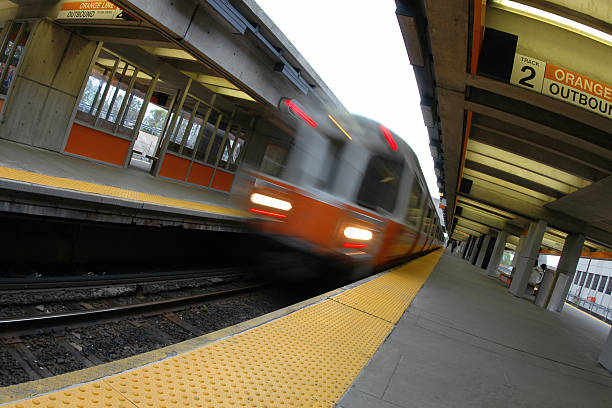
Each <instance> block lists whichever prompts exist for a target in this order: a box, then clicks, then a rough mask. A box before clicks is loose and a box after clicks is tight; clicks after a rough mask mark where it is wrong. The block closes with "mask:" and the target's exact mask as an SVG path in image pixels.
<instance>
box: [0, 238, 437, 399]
mask: <svg viewBox="0 0 612 408" xmlns="http://www.w3.org/2000/svg"><path fill="white" fill-rule="evenodd" d="M441 253H442V250H438V251H436V252H433V253H430V254H428V255H425V256H423V257H421V258H419V259H416V260H413V261H411V262H409V263H407V264H405V265H402V266H400V267H397V268H394V269H392V270H390V271H387V272H385V273H381V274H379V275H377V276H373V277H370V278H367V279H364V280H362V281H360V282H357V283H355V284H352V285H349V286H347V287H344V288H341V289H339V290H336V291H333V292H330V293H327V294H324V295H322V296H319V297H318V298H314V299H310V300H309V301H305V302H302V303H301V304H299V305H295V306H292V307H289V308H286V309H284V310H281V311H278V312H274V313H271V314H270V315H266V316H262V317H261V318H257V319H254V320H253V321H249V322H245V323H243V324H240V325H237V326H235V327H234V328H229V329H225V330H223V331H221V332H218V333H212V334H209V335H205V336H202V337H199V338H196V339H192V340H188V341H186V342H183V343H179V344H178V345H175V346H170V347H167V348H165V349H161V350H158V351H155V352H151V353H146V354H145V355H141V356H134V357H132V358H129V359H125V360H120V361H118V362H114V363H109V364H106V365H103V366H100V367H92V368H90V369H85V370H81V371H77V372H74V373H70V374H65V375H62V376H58V377H51V378H47V379H43V380H39V381H33V382H29V383H25V384H21V385H16V386H11V387H6V388H0V404H2V403H3V402H8V403H9V404H8V405H6V407H11V408H26V407H36V406H42V407H47V408H53V407H64V406H75V407H83V408H85V407H107V406H108V407H122V406H123V407H160V408H161V407H165V408H174V407H176V408H178V407H198V408H201V407H209V408H215V407H256V406H257V407H269V408H272V407H330V406H333V404H334V403H335V402H337V401H338V399H339V398H340V397H341V396H342V394H343V393H344V392H345V390H346V389H347V388H348V387H349V385H350V384H351V383H352V382H353V381H354V379H355V378H356V377H357V375H358V374H359V372H360V371H361V369H362V368H363V367H364V365H365V364H366V363H367V362H368V360H369V359H370V358H371V356H372V355H373V354H374V353H375V352H376V350H377V349H378V347H379V346H380V344H381V343H382V342H383V341H384V339H385V338H386V337H387V335H388V334H389V332H390V331H391V330H392V328H393V327H394V325H395V324H396V323H397V321H398V320H399V319H400V317H401V316H402V313H403V312H404V310H406V308H407V307H408V305H409V304H410V302H411V301H412V299H413V298H414V296H415V295H416V293H417V292H418V290H419V289H420V288H421V287H422V285H423V282H425V280H426V279H427V277H428V276H429V274H430V273H431V271H432V269H433V268H434V266H435V265H436V263H437V262H438V259H439V258H440V255H441ZM15 400H19V401H17V402H12V403H11V401H15Z"/></svg>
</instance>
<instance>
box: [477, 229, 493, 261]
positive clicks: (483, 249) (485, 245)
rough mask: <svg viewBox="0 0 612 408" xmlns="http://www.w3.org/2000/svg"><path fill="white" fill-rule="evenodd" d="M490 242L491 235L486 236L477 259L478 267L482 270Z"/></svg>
mask: <svg viewBox="0 0 612 408" xmlns="http://www.w3.org/2000/svg"><path fill="white" fill-rule="evenodd" d="M489 241H491V235H485V237H484V239H483V240H482V245H481V246H480V252H478V256H477V257H476V266H477V267H478V268H480V269H482V262H483V261H484V257H485V255H486V254H487V248H488V247H489Z"/></svg>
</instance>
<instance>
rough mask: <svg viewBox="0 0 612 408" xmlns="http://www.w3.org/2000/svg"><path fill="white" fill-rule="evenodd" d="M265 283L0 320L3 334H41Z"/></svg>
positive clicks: (176, 306) (181, 304) (170, 309)
mask: <svg viewBox="0 0 612 408" xmlns="http://www.w3.org/2000/svg"><path fill="white" fill-rule="evenodd" d="M265 286H266V285H265V284H261V283H259V284H243V285H241V286H240V287H237V288H231V289H225V290H220V291H215V292H207V293H201V294H197V295H190V296H183V297H178V298H174V299H164V300H158V301H153V302H143V303H136V304H131V305H125V306H115V307H108V308H102V309H92V310H82V311H74V312H67V313H57V314H50V315H42V316H28V317H18V318H9V319H0V333H2V335H1V336H3V337H4V336H19V335H25V334H31V333H40V332H44V331H49V330H53V329H55V330H57V329H60V330H63V329H65V328H75V327H79V326H84V325H91V324H94V323H101V322H108V321H112V320H120V319H129V318H135V317H146V316H153V315H158V314H163V313H168V312H174V311H177V310H182V309H185V308H186V307H189V306H192V305H195V304H199V303H202V302H204V301H208V300H212V299H217V298H221V297H224V296H232V295H236V294H239V293H245V292H249V291H254V290H258V289H261V288H263V287H265Z"/></svg>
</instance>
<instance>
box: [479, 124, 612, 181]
mask: <svg viewBox="0 0 612 408" xmlns="http://www.w3.org/2000/svg"><path fill="white" fill-rule="evenodd" d="M470 138H471V139H474V140H478V141H479V142H481V143H484V144H487V145H489V146H494V147H497V148H500V149H503V150H507V151H509V152H513V153H516V154H520V155H521V156H525V157H527V158H529V159H531V160H535V161H537V162H540V163H544V164H546V165H549V166H551V167H556V168H558V169H560V170H563V171H565V172H567V173H570V174H574V175H576V176H578V177H581V178H584V179H587V180H591V181H597V180H600V179H602V178H604V177H606V176H608V175H609V174H612V163H610V161H609V160H607V159H605V158H602V157H598V156H596V155H594V154H593V152H591V151H588V150H584V149H580V148H578V147H577V146H576V145H573V144H571V143H566V142H562V141H559V140H556V139H553V138H550V137H547V136H544V135H541V134H538V133H536V132H531V131H529V130H527V129H524V128H520V127H518V126H515V125H514V124H511V123H507V122H502V121H499V120H496V119H494V118H492V117H486V116H482V115H474V119H473V121H472V132H471V134H470Z"/></svg>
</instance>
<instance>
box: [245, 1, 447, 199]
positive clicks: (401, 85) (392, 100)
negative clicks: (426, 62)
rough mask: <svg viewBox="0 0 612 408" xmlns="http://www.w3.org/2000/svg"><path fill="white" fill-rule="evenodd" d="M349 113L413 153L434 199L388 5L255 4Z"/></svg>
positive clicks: (409, 76) (422, 131) (412, 88)
mask: <svg viewBox="0 0 612 408" xmlns="http://www.w3.org/2000/svg"><path fill="white" fill-rule="evenodd" d="M255 1H256V2H257V3H258V4H259V6H260V7H261V8H262V9H263V10H264V11H265V12H266V14H267V15H268V16H269V17H270V18H271V19H272V21H274V22H275V23H276V25H277V26H278V27H279V28H280V29H281V31H282V32H283V33H284V34H285V35H286V36H287V38H289V40H290V41H291V42H292V43H293V45H295V47H296V48H297V49H298V51H299V52H300V53H301V54H302V55H303V56H304V58H306V60H307V61H308V63H309V64H310V65H311V66H312V67H313V68H314V70H315V71H316V72H317V73H318V74H319V76H320V77H321V78H322V79H323V81H324V82H325V83H326V84H327V86H328V87H329V88H330V89H331V90H332V92H333V93H334V94H335V95H336V96H337V97H338V99H340V101H341V102H342V104H343V105H344V106H345V107H346V108H347V109H348V110H349V111H350V112H352V113H356V114H359V115H362V116H366V117H369V118H372V119H374V120H377V121H379V122H381V123H383V124H384V125H385V126H386V127H388V128H389V129H391V130H393V131H394V132H395V133H397V134H398V135H399V136H400V137H402V138H403V139H404V140H405V141H406V142H407V143H408V144H409V145H410V147H411V148H412V150H414V152H415V153H416V155H417V157H418V159H419V162H420V164H421V168H422V169H423V174H424V175H425V179H426V181H427V184H428V187H429V190H430V193H431V195H432V196H433V197H434V198H439V194H438V186H437V184H436V183H437V182H436V176H435V174H434V170H433V159H432V158H431V153H430V151H429V138H428V136H427V130H426V127H425V125H424V124H423V116H422V114H421V108H420V97H419V93H418V88H417V85H416V81H415V79H414V73H413V71H412V66H411V65H410V62H409V60H408V53H407V52H406V48H405V46H404V42H403V39H402V35H401V32H400V29H399V25H398V23H397V18H396V17H395V2H394V1H392V0H383V1H380V0H377V1H373V0H308V1H302V2H296V1H291V0H255Z"/></svg>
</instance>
